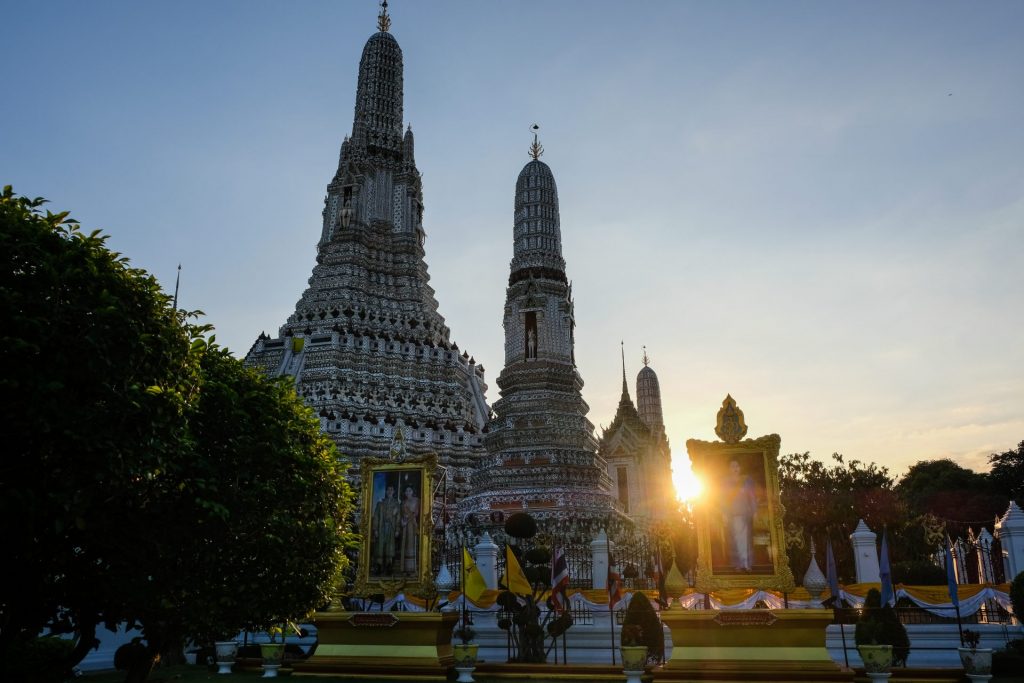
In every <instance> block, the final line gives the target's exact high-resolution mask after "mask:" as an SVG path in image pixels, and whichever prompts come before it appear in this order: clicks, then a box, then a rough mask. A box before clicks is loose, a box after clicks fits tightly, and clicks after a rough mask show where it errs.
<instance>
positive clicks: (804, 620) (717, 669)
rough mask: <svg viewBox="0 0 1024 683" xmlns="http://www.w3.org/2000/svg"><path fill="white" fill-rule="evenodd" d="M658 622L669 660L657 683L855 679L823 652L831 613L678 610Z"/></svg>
mask: <svg viewBox="0 0 1024 683" xmlns="http://www.w3.org/2000/svg"><path fill="white" fill-rule="evenodd" d="M721 615H726V616H727V617H728V618H722V616H721ZM661 619H662V621H663V622H664V623H665V625H666V626H668V628H669V630H670V631H671V633H672V657H671V659H669V660H668V661H667V662H666V663H665V665H664V667H661V668H660V669H657V670H655V671H654V678H655V680H656V681H657V680H663V679H664V680H671V681H720V682H723V683H725V682H727V681H736V682H738V683H749V682H750V681H774V682H776V683H783V682H785V681H801V682H810V681H821V682H823V683H824V682H832V681H846V682H849V681H853V671H850V670H845V671H844V670H843V669H841V668H840V667H839V666H838V665H837V664H836V663H835V662H833V661H832V658H831V657H830V656H829V654H828V650H827V649H826V648H825V628H826V627H827V626H828V625H829V624H830V623H832V611H831V610H823V609H814V610H811V609H807V610H728V611H724V612H719V611H718V610H685V611H683V610H681V611H665V612H662V613H661Z"/></svg>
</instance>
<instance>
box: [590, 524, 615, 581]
mask: <svg viewBox="0 0 1024 683" xmlns="http://www.w3.org/2000/svg"><path fill="white" fill-rule="evenodd" d="M611 547H612V542H611V541H609V540H608V534H606V533H605V532H604V529H601V530H600V531H599V532H597V537H596V538H594V540H593V541H591V542H590V559H591V567H592V568H593V569H592V570H591V573H590V576H591V577H592V578H591V581H592V582H593V584H594V586H593V587H594V589H595V590H596V589H598V588H608V557H609V554H610V553H611Z"/></svg>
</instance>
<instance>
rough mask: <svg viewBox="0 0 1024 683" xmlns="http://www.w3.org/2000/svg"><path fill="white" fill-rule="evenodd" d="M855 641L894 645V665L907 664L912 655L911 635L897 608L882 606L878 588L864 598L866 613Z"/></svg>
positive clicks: (861, 643)
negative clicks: (901, 620)
mask: <svg viewBox="0 0 1024 683" xmlns="http://www.w3.org/2000/svg"><path fill="white" fill-rule="evenodd" d="M854 641H855V642H856V644H857V645H858V647H859V646H861V645H892V665H893V666H906V665H907V657H908V656H910V637H909V636H908V635H907V629H906V627H905V626H903V623H902V622H900V618H899V616H898V615H897V614H896V610H895V609H893V608H892V607H890V606H889V605H886V606H884V607H883V606H882V594H881V593H879V592H878V590H877V589H875V588H872V589H871V590H869V591H868V594H867V597H866V598H865V599H864V614H863V615H862V616H861V618H860V621H859V622H858V623H857V628H856V630H855V631H854Z"/></svg>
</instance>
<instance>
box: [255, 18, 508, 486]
mask: <svg viewBox="0 0 1024 683" xmlns="http://www.w3.org/2000/svg"><path fill="white" fill-rule="evenodd" d="M390 25H391V20H390V18H389V17H388V14H387V3H384V4H383V6H382V9H381V13H380V16H379V17H378V28H379V29H380V30H379V31H378V32H377V33H375V34H374V35H372V36H370V39H369V40H367V41H366V46H365V47H364V48H363V55H362V58H361V59H360V60H359V80H358V86H357V89H356V102H355V117H354V121H353V123H352V136H351V137H350V138H349V137H346V138H345V141H344V142H343V143H342V145H341V156H340V159H339V160H338V170H337V172H336V173H335V174H334V178H333V179H332V180H331V182H330V184H329V185H328V186H327V197H326V199H325V200H324V204H325V207H324V211H323V228H322V230H321V234H320V241H319V243H318V244H317V257H316V266H314V268H313V275H312V277H310V279H309V288H308V289H307V290H306V291H305V292H304V293H303V294H302V299H301V300H300V301H299V302H298V304H297V305H296V307H295V313H294V314H293V315H292V316H291V317H289V318H288V321H287V322H286V323H285V324H284V325H283V326H282V327H281V328H280V330H279V333H278V336H277V337H276V338H271V337H269V336H267V335H265V334H261V335H260V336H259V338H258V339H257V340H256V343H255V344H254V345H253V347H252V349H250V351H249V354H248V355H247V356H246V359H245V360H246V364H248V365H250V366H253V367H258V368H260V369H262V370H263V371H264V372H266V373H267V374H268V375H273V376H276V375H292V376H293V377H295V385H296V390H297V391H298V393H299V395H300V396H302V397H303V398H304V399H305V401H306V402H307V403H308V404H309V405H310V406H312V407H313V409H314V410H316V411H317V412H318V413H319V415H320V423H321V428H322V429H323V430H324V432H326V433H327V434H328V435H329V436H331V437H332V438H333V439H334V441H335V442H336V443H337V444H338V449H339V451H340V452H341V453H342V455H343V456H344V457H345V458H346V459H348V460H350V461H353V462H357V461H358V460H359V459H360V458H363V457H365V456H376V457H385V456H387V454H388V452H389V450H390V448H391V444H392V442H393V440H394V439H395V437H396V435H397V434H398V432H401V433H402V436H403V437H404V440H405V444H406V448H407V449H408V451H409V452H411V453H425V452H436V453H438V454H439V456H440V462H441V464H442V465H451V466H452V467H450V468H449V471H448V476H449V478H450V480H451V481H452V482H453V484H454V488H455V489H456V494H457V495H458V494H460V493H464V492H465V489H466V487H467V486H468V478H469V474H470V471H471V470H472V468H473V467H474V465H475V464H476V460H477V459H478V458H479V457H480V456H482V454H483V444H482V429H483V428H484V427H485V425H486V421H487V419H488V414H489V411H488V408H487V404H486V402H485V400H484V392H485V391H486V389H487V386H486V384H484V371H483V368H482V367H481V366H479V365H477V364H476V363H475V361H474V360H473V359H472V358H470V356H469V355H468V354H467V353H465V352H462V351H460V350H459V347H458V346H457V345H456V344H454V343H453V342H451V341H450V339H449V331H448V328H447V327H446V326H445V322H444V318H443V317H442V316H441V314H440V313H438V310H437V301H436V299H435V298H434V291H433V290H432V289H431V288H430V285H429V284H428V281H429V279H430V278H429V276H428V275H427V264H426V262H425V260H424V251H423V242H424V237H425V233H424V230H423V194H422V191H421V182H420V173H419V171H418V170H417V169H416V162H415V159H414V158H413V136H412V130H411V128H410V129H408V130H406V131H405V132H404V134H403V130H402V50H401V48H400V47H399V46H398V41H396V40H395V38H394V37H393V36H392V35H391V34H390V33H389V32H388V31H389V28H390ZM352 472H353V474H355V473H356V472H357V470H355V469H353V470H352Z"/></svg>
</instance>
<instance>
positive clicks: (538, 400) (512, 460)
mask: <svg viewBox="0 0 1024 683" xmlns="http://www.w3.org/2000/svg"><path fill="white" fill-rule="evenodd" d="M532 130H533V131H534V135H536V127H534V128H533V129H532ZM541 151H542V150H541V149H540V142H539V140H537V139H536V138H535V139H534V146H533V147H532V148H531V154H530V156H531V157H532V159H531V160H530V161H529V162H527V163H526V165H525V166H524V167H523V170H522V171H521V172H520V173H519V177H518V179H517V180H516V193H515V218H514V228H513V240H514V241H513V256H512V262H511V264H510V267H509V270H510V275H509V284H508V289H507V290H506V291H505V310H504V318H503V327H504V330H505V367H504V369H503V370H502V371H501V374H500V375H499V376H498V387H499V388H500V389H501V398H500V399H499V400H498V401H496V402H495V403H494V406H493V408H494V413H495V417H494V418H493V419H492V420H491V423H490V425H489V430H490V431H489V432H488V433H487V436H486V437H484V446H485V447H486V448H487V455H488V457H487V460H486V461H485V464H484V465H483V466H482V467H481V468H480V469H479V470H478V471H477V472H475V473H474V475H473V479H472V481H471V489H472V492H471V493H470V495H469V496H468V497H467V498H466V500H465V501H463V505H462V506H461V507H462V509H463V511H464V512H466V513H468V514H472V515H474V516H475V519H476V520H477V521H478V522H481V523H486V520H488V519H490V520H492V522H493V521H494V520H495V519H498V518H499V517H500V515H496V514H494V513H495V512H498V511H502V512H504V511H506V510H511V509H520V510H529V511H530V513H531V514H532V515H534V517H535V518H537V519H538V520H539V521H540V523H541V525H542V526H543V525H545V524H547V523H548V522H549V521H550V522H552V523H553V524H554V525H555V526H557V523H558V522H559V521H560V520H565V519H567V518H569V517H573V518H576V519H592V520H595V521H596V520H606V519H608V518H609V517H610V516H612V515H613V514H615V512H616V510H615V508H614V501H613V499H612V497H611V488H612V481H611V478H610V477H609V475H608V471H607V468H606V464H605V462H604V460H603V459H602V458H601V456H599V455H598V454H597V440H596V439H595V438H594V425H593V424H591V422H590V420H588V419H587V413H588V412H589V410H590V408H589V406H587V404H586V402H585V401H584V400H583V396H582V394H581V389H582V388H583V378H581V377H580V374H579V371H578V369H577V368H576V364H575V362H574V357H573V344H574V339H573V328H574V327H575V320H574V317H573V316H574V312H573V303H572V296H571V293H570V287H569V280H568V278H567V277H566V275H565V261H564V260H562V244H561V234H560V232H559V217H558V191H557V188H556V186H555V178H554V175H553V174H552V173H551V169H550V168H549V167H548V165H547V164H545V163H544V162H543V161H540V159H539V158H538V157H539V156H540V153H541ZM604 523H605V522H602V524H604ZM551 528H552V530H554V527H551Z"/></svg>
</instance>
